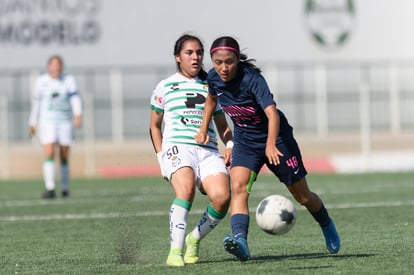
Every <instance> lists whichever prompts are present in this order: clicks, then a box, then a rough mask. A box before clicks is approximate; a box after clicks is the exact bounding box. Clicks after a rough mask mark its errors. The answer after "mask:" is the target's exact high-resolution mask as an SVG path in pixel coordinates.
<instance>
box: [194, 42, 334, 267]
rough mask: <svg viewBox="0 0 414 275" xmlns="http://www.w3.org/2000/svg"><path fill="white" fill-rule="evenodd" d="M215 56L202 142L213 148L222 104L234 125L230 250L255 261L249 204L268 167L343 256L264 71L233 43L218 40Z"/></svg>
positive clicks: (212, 51) (226, 243) (212, 52)
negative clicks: (214, 122) (213, 126)
mask: <svg viewBox="0 0 414 275" xmlns="http://www.w3.org/2000/svg"><path fill="white" fill-rule="evenodd" d="M210 55H211V59H212V62H213V65H214V69H211V70H210V71H209V73H208V77H207V81H208V85H209V95H208V97H207V99H206V104H205V109H204V116H203V123H202V126H201V128H200V131H199V133H198V134H197V135H196V140H197V141H198V142H199V143H200V144H206V143H208V142H209V135H210V132H209V131H208V123H209V121H210V119H211V116H212V114H213V112H214V110H215V108H216V105H217V102H218V103H220V105H221V106H222V108H223V110H224V111H225V112H226V113H227V114H228V115H229V116H230V117H231V119H232V121H233V124H234V148H233V152H232V157H233V159H232V162H231V172H230V177H231V183H232V200H231V227H232V235H230V236H227V237H226V238H225V239H224V248H225V249H226V251H228V252H229V253H231V254H233V255H235V256H236V257H237V258H239V259H240V260H241V261H245V260H248V259H249V257H250V251H249V248H248V245H247V235H248V228H249V207H248V198H249V194H250V191H251V188H252V185H253V183H254V181H255V180H256V177H257V174H258V173H259V171H260V169H261V168H262V166H263V165H264V164H266V166H267V167H268V168H269V170H270V171H272V172H273V173H274V174H275V175H276V176H277V177H278V178H279V180H280V181H281V182H283V183H284V184H285V185H286V186H287V188H288V190H289V191H290V193H292V195H293V197H294V198H295V199H296V200H297V201H298V202H299V203H300V204H302V205H304V206H305V207H306V208H307V210H308V211H309V212H310V213H311V214H312V216H313V218H314V219H315V220H316V221H317V222H318V223H319V225H320V226H321V229H322V232H323V235H324V237H325V241H326V247H327V249H328V251H329V252H331V253H337V252H338V251H339V248H340V240H339V236H338V234H337V232H336V228H335V225H334V223H333V221H332V219H331V218H330V217H329V215H328V211H327V210H326V208H325V206H324V205H323V203H322V201H321V199H320V198H319V197H318V195H317V194H315V193H313V192H312V191H311V190H310V189H309V187H308V184H307V182H306V174H307V172H306V169H305V167H304V165H303V163H302V157H301V153H300V149H299V147H298V145H297V143H296V140H295V138H294V136H293V129H292V127H291V126H290V125H289V123H288V121H287V119H286V117H285V115H284V114H283V113H282V112H281V111H280V110H278V109H277V108H276V103H275V101H274V100H273V95H272V93H271V92H270V90H269V88H268V85H267V83H266V81H265V79H264V78H263V76H262V75H261V73H260V69H259V68H257V67H256V66H255V65H254V64H253V63H252V62H251V61H252V60H248V59H247V56H246V55H244V54H242V53H240V48H239V44H238V42H237V41H236V40H235V39H234V38H232V37H220V38H218V39H216V40H215V41H214V42H213V44H212V46H211V49H210Z"/></svg>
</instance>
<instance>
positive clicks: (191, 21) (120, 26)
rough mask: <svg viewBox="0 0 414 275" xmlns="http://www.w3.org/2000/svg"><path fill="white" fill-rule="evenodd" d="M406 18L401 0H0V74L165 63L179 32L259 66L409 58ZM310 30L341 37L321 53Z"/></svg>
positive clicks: (410, 6)
mask: <svg viewBox="0 0 414 275" xmlns="http://www.w3.org/2000/svg"><path fill="white" fill-rule="evenodd" d="M310 7H311V8H312V9H310ZM413 11H414V1H410V0H394V1H389V0H353V1H349V0H335V1H333V0H328V1H327V0H313V1H308V0H260V1H243V0H226V1H222V0H211V1H208V2H203V1H189V0H169V1H165V0H151V1H145V0H144V1H136V0H121V1H112V0H78V1H70V0H39V1H29V0H0V68H1V69H5V68H21V67H38V66H39V65H41V64H44V62H45V60H46V59H47V57H48V56H49V55H50V54H51V53H60V54H62V55H63V56H64V57H65V60H66V63H67V64H68V65H70V66H113V65H118V66H123V65H137V64H144V65H146V64H170V63H171V62H172V58H171V55H172V46H173V44H174V42H175V39H176V38H177V37H178V36H179V35H180V34H182V33H183V32H192V33H194V34H197V35H199V36H200V37H202V38H203V40H204V41H205V46H206V48H208V47H209V45H210V44H211V42H212V41H213V40H214V39H215V38H216V37H218V36H220V35H232V36H235V37H236V38H238V39H239V41H240V44H241V46H242V48H243V49H245V51H246V52H247V53H248V54H249V55H251V56H252V57H254V58H256V59H257V61H258V62H261V63H265V62H297V61H301V62H302V61H315V60H316V61H318V60H322V61H324V60H335V61H336V60H346V61H349V60H358V61H360V60H363V61H378V60H407V59H410V60H412V59H414V50H413V49H414V33H413V32H412V29H411V28H412V26H413V25H414V17H413V16H412V12H413ZM311 30H313V31H314V33H315V32H320V33H321V34H323V32H326V34H327V35H328V36H329V35H331V36H332V37H333V38H332V39H336V38H335V35H337V34H338V33H340V32H345V33H346V35H347V36H346V40H345V41H344V43H343V44H342V45H339V46H338V45H334V46H328V47H324V46H321V45H320V44H318V43H316V42H315V41H316V40H315V39H313V38H312V35H311ZM335 32H337V34H335ZM329 39H330V38H326V40H327V41H328V40H329ZM325 42H326V41H325ZM207 60H208V59H207Z"/></svg>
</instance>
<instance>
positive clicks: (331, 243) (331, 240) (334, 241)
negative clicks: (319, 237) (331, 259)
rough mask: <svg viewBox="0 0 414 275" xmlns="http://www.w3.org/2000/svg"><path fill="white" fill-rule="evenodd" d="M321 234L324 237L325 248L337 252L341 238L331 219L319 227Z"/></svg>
mask: <svg viewBox="0 0 414 275" xmlns="http://www.w3.org/2000/svg"><path fill="white" fill-rule="evenodd" d="M321 228H322V232H323V236H324V237H325V242H326V248H327V249H328V251H329V252H330V253H338V251H339V249H340V248H341V240H340V239H339V235H338V232H336V228H335V225H334V223H333V221H332V220H331V221H330V222H329V224H328V225H327V226H324V227H321Z"/></svg>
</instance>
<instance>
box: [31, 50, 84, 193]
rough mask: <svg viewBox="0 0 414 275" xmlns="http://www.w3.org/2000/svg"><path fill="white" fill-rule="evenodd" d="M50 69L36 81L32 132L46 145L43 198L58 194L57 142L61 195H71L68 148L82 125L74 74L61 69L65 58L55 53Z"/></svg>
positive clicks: (50, 62) (50, 60)
mask: <svg viewBox="0 0 414 275" xmlns="http://www.w3.org/2000/svg"><path fill="white" fill-rule="evenodd" d="M47 68H48V73H46V74H44V75H41V76H40V77H39V78H38V79H37V80H36V83H35V86H34V89H33V96H32V109H31V113H30V121H29V134H30V136H31V137H32V136H34V135H35V134H36V127H38V132H39V139H40V142H41V143H42V145H43V147H44V154H45V160H44V163H43V176H44V182H45V187H46V191H45V192H44V193H43V194H42V197H43V198H55V197H56V193H55V164H54V155H55V145H58V147H59V153H60V176H61V185H62V189H61V192H62V197H64V198H65V197H67V196H69V163H68V159H69V149H70V146H71V145H72V142H73V126H76V127H80V126H81V114H82V107H81V99H80V96H79V94H78V91H77V87H76V82H75V80H74V78H73V76H71V75H67V74H64V73H62V70H63V60H62V58H61V57H60V56H58V55H54V56H52V57H50V58H49V60H48V67H47Z"/></svg>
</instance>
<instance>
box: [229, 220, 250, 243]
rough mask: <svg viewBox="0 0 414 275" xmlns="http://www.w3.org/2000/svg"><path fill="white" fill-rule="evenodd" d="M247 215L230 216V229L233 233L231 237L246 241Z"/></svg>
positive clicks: (247, 230)
mask: <svg viewBox="0 0 414 275" xmlns="http://www.w3.org/2000/svg"><path fill="white" fill-rule="evenodd" d="M249 220H250V218H249V215H246V214H235V215H233V216H231V229H232V231H233V237H234V238H235V239H239V238H242V239H245V240H247V234H248V232H249Z"/></svg>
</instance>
